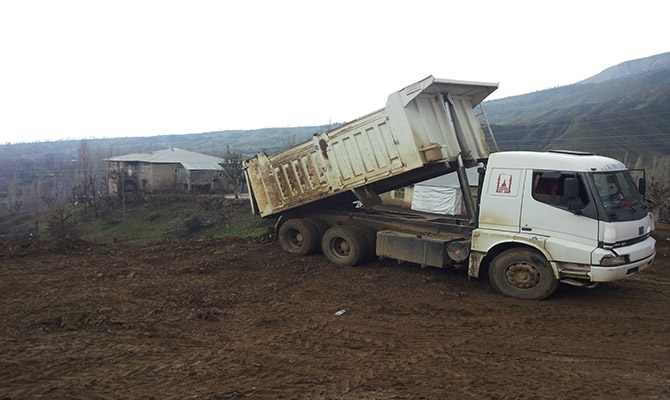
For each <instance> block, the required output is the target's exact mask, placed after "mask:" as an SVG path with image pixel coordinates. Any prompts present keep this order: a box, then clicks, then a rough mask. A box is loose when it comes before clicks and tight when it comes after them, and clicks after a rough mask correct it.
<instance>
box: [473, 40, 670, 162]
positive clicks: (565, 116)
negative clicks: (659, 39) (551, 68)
mask: <svg viewBox="0 0 670 400" xmlns="http://www.w3.org/2000/svg"><path fill="white" fill-rule="evenodd" d="M484 107H485V110H486V113H487V115H488V117H489V121H490V122H491V124H492V125H493V128H494V132H495V134H496V138H497V140H498V144H499V146H500V147H501V150H547V149H550V148H562V149H571V150H582V151H592V152H596V153H599V154H603V155H609V156H613V157H617V158H624V159H625V158H628V159H631V158H632V157H643V158H645V159H647V160H648V159H651V158H653V157H654V156H658V155H669V154H670V140H668V138H670V132H669V130H668V126H669V124H670V53H664V54H659V55H656V56H652V57H647V58H643V59H639V60H633V61H627V62H625V63H622V64H620V65H617V66H614V67H611V68H608V69H606V70H605V71H603V72H601V73H600V74H597V75H595V76H593V77H590V78H588V79H585V80H582V81H580V82H577V83H575V84H572V85H568V86H563V87H559V88H554V89H547V90H543V91H538V92H535V93H529V94H525V95H520V96H513V97H508V98H503V99H498V100H492V101H488V102H485V103H484Z"/></svg>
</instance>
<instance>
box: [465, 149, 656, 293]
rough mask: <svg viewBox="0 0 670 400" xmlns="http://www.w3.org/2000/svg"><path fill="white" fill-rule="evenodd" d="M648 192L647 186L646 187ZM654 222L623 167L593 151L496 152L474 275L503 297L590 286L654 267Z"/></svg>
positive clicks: (484, 195) (483, 199)
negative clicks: (484, 276)
mask: <svg viewBox="0 0 670 400" xmlns="http://www.w3.org/2000/svg"><path fill="white" fill-rule="evenodd" d="M640 186H641V188H642V191H644V190H643V189H644V184H641V185H640ZM652 230H653V220H652V217H651V214H650V213H649V212H648V211H647V209H646V208H645V206H644V204H643V199H642V194H641V193H640V190H638V187H637V186H636V184H635V182H634V181H633V179H632V177H631V175H630V173H629V171H628V170H627V169H626V167H625V166H624V164H622V163H621V162H619V161H617V160H614V159H611V158H607V157H601V156H597V155H593V154H590V153H576V152H544V153H542V152H501V153H493V154H491V156H490V158H489V160H488V164H487V167H486V174H485V178H484V181H483V186H482V188H481V193H480V197H479V218H478V226H477V228H476V229H475V230H474V231H473V233H472V245H471V253H470V263H469V274H470V275H471V276H474V277H478V276H480V274H482V273H483V270H482V266H485V268H484V269H485V270H486V271H487V272H488V275H489V278H490V280H491V282H492V283H493V285H494V286H495V287H496V288H497V289H498V290H500V291H501V292H503V293H504V294H507V295H510V296H514V297H521V298H544V297H546V296H548V295H550V294H551V293H552V292H553V291H554V290H555V288H556V286H557V283H558V281H563V282H565V283H569V284H574V285H580V286H586V285H592V284H594V283H597V282H610V281H615V280H619V279H623V278H625V277H626V276H628V275H631V274H633V273H636V272H638V271H642V270H644V269H646V268H648V267H649V266H650V265H651V263H652V261H653V258H654V255H655V250H654V249H655V241H654V239H653V238H652V237H651V231H652Z"/></svg>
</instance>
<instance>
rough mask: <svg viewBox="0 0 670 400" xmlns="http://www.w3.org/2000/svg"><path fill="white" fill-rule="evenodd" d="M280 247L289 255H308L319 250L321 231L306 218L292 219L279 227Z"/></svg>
mask: <svg viewBox="0 0 670 400" xmlns="http://www.w3.org/2000/svg"><path fill="white" fill-rule="evenodd" d="M278 236H279V245H280V246H281V248H282V249H284V251H286V252H288V253H293V254H298V255H307V254H312V253H314V252H316V250H317V249H318V248H319V231H318V230H317V229H316V226H314V224H313V223H311V222H310V221H308V220H307V219H304V218H296V219H290V220H288V221H286V222H284V223H283V224H282V225H281V226H280V227H279V234H278Z"/></svg>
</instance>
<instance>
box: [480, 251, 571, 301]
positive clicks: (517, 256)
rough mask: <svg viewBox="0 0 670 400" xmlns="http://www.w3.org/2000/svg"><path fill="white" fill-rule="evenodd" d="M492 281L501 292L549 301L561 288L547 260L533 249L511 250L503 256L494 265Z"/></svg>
mask: <svg viewBox="0 0 670 400" xmlns="http://www.w3.org/2000/svg"><path fill="white" fill-rule="evenodd" d="M489 279H490V280H491V284H492V285H493V286H494V287H495V288H496V289H497V290H498V291H499V292H500V293H502V294H504V295H506V296H510V297H516V298H519V299H527V300H542V299H544V298H547V297H549V296H550V295H551V294H552V293H554V291H556V288H557V287H558V281H557V280H556V277H555V276H554V273H553V271H552V269H551V266H550V265H549V263H548V262H547V260H546V259H545V258H544V256H543V255H542V254H540V253H539V252H537V251H535V250H531V249H510V250H507V251H504V252H502V253H500V254H499V255H498V256H496V258H494V259H493V261H492V262H491V265H490V267H489Z"/></svg>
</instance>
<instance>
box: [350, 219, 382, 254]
mask: <svg viewBox="0 0 670 400" xmlns="http://www.w3.org/2000/svg"><path fill="white" fill-rule="evenodd" d="M352 228H354V229H357V230H358V231H359V232H360V233H361V235H363V238H364V239H365V243H366V249H367V252H366V254H365V255H364V257H363V258H362V259H361V262H366V261H370V260H372V259H373V258H375V257H376V256H377V254H376V252H377V232H375V231H374V230H372V229H370V228H366V227H364V226H356V227H352Z"/></svg>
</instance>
